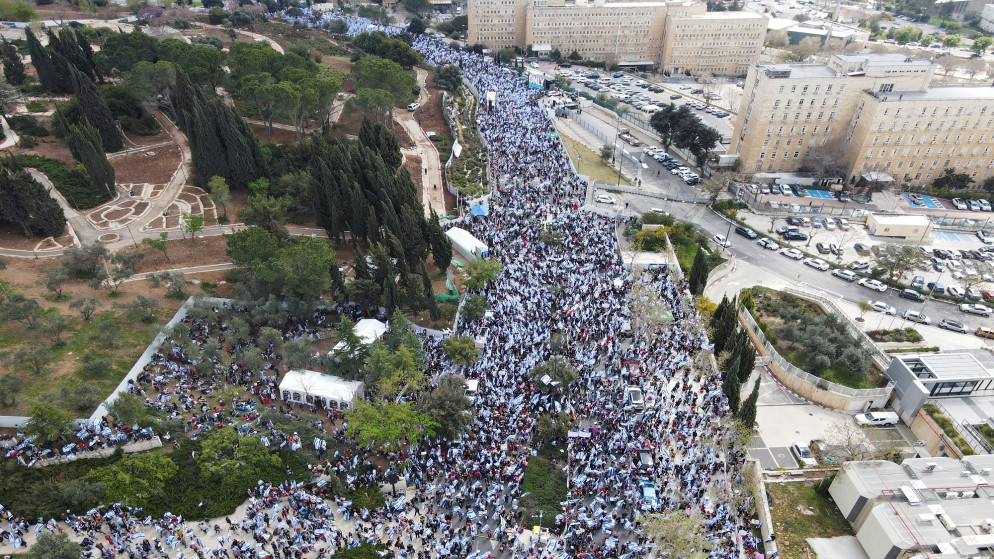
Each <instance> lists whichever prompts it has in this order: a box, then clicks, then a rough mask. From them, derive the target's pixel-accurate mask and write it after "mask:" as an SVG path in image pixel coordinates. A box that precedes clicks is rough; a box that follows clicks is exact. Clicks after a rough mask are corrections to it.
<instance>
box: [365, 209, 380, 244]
mask: <svg viewBox="0 0 994 559" xmlns="http://www.w3.org/2000/svg"><path fill="white" fill-rule="evenodd" d="M366 209H367V210H369V211H368V214H369V217H367V218H366V233H367V234H368V235H369V242H371V243H379V242H381V241H382V240H383V236H382V235H381V233H382V231H381V230H380V222H379V220H378V219H377V218H376V207H375V206H373V205H370V206H369V207H368V208H366Z"/></svg>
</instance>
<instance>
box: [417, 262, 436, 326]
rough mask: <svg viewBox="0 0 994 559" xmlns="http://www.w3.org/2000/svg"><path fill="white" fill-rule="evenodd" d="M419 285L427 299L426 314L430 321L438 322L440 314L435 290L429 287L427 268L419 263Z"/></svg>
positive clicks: (429, 280) (429, 279)
mask: <svg viewBox="0 0 994 559" xmlns="http://www.w3.org/2000/svg"><path fill="white" fill-rule="evenodd" d="M421 283H422V284H423V285H424V288H425V297H427V298H428V301H427V303H428V313H429V314H430V315H431V319H432V320H438V317H439V316H441V313H440V312H439V310H438V302H437V301H435V289H434V288H433V287H432V286H431V278H430V277H428V267H427V266H425V263H424V262H422V263H421Z"/></svg>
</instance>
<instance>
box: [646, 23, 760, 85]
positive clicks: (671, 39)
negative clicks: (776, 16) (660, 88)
mask: <svg viewBox="0 0 994 559" xmlns="http://www.w3.org/2000/svg"><path fill="white" fill-rule="evenodd" d="M768 21H769V19H768V18H767V17H766V16H765V15H763V14H757V13H755V12H744V11H741V12H709V13H705V14H693V15H689V16H676V15H670V16H668V17H667V18H666V30H665V32H664V35H663V41H662V59H661V61H660V64H659V68H660V70H662V71H666V72H671V73H674V74H676V73H681V72H684V73H685V72H690V73H695V72H699V71H707V72H710V73H712V74H715V75H728V76H744V75H745V74H746V72H748V70H749V66H750V65H751V64H754V63H755V62H756V60H758V59H759V55H760V53H762V51H763V39H764V38H765V37H766V25H767V23H768Z"/></svg>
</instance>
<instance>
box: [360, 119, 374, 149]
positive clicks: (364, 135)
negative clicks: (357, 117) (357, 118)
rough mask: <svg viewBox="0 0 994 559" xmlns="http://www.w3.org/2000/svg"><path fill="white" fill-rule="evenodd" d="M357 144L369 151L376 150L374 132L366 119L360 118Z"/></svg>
mask: <svg viewBox="0 0 994 559" xmlns="http://www.w3.org/2000/svg"><path fill="white" fill-rule="evenodd" d="M359 143H360V144H362V145H364V146H366V147H368V148H370V149H376V132H374V131H373V124H372V123H371V122H369V119H368V118H366V117H362V123H361V124H360V125H359Z"/></svg>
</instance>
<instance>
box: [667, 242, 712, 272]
mask: <svg viewBox="0 0 994 559" xmlns="http://www.w3.org/2000/svg"><path fill="white" fill-rule="evenodd" d="M670 243H671V244H672V245H673V252H674V253H676V261H677V262H679V263H680V269H681V270H683V273H684V274H688V275H689V274H690V269H691V268H692V267H693V266H694V257H695V256H697V247H698V245H697V243H680V244H677V243H674V242H672V239H671V240H670ZM705 250H707V249H705ZM724 261H725V259H724V258H722V257H721V255H719V254H718V253H717V252H709V253H708V254H707V257H706V262H707V264H708V272H710V271H711V270H713V269H715V268H716V267H717V266H718V265H719V264H721V263H722V262H724Z"/></svg>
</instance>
